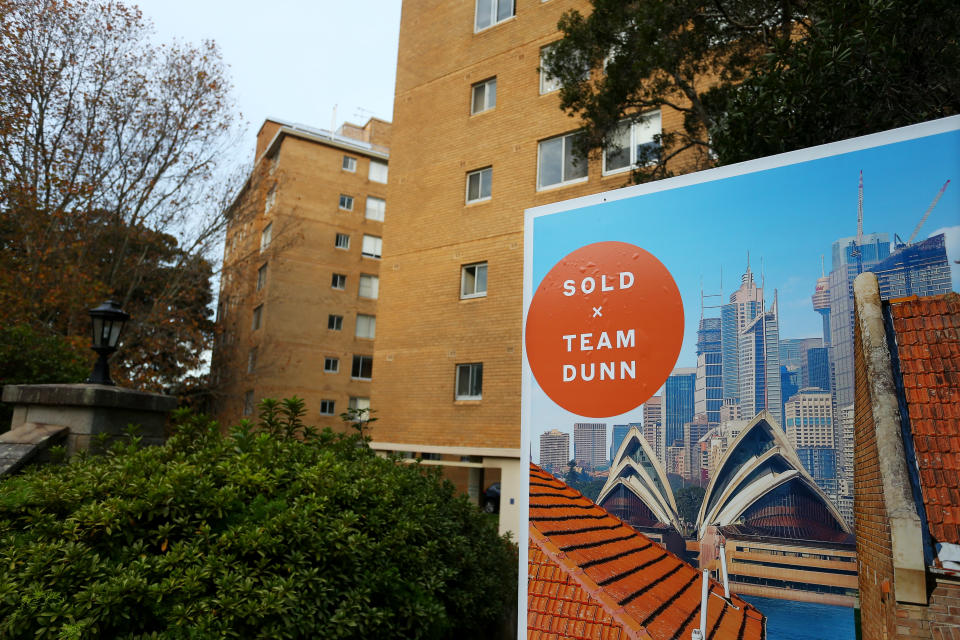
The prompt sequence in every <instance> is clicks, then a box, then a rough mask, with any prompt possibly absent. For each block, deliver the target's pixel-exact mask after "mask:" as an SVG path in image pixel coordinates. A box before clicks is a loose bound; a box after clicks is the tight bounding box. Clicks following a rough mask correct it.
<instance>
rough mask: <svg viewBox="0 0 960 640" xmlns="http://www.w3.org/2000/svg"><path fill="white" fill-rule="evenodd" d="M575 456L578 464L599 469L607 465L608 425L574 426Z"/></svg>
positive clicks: (583, 423)
mask: <svg viewBox="0 0 960 640" xmlns="http://www.w3.org/2000/svg"><path fill="white" fill-rule="evenodd" d="M573 456H574V458H576V460H577V464H580V465H583V466H584V467H587V468H589V469H597V468H599V467H602V466H603V465H605V464H606V463H607V424H606V423H605V422H577V423H576V424H574V425H573Z"/></svg>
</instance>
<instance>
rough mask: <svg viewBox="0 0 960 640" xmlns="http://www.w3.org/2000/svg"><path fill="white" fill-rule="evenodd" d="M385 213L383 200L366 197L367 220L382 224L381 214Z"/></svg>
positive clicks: (385, 205)
mask: <svg viewBox="0 0 960 640" xmlns="http://www.w3.org/2000/svg"><path fill="white" fill-rule="evenodd" d="M386 211H387V201H386V200H384V199H383V198H374V197H373V196H367V220H379V221H380V222H383V214H384V213H386Z"/></svg>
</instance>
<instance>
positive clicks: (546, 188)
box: [537, 176, 590, 193]
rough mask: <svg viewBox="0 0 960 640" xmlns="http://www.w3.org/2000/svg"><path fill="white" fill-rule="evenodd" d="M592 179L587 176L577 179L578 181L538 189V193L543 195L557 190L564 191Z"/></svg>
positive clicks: (568, 181)
mask: <svg viewBox="0 0 960 640" xmlns="http://www.w3.org/2000/svg"><path fill="white" fill-rule="evenodd" d="M589 179H590V176H585V177H583V178H577V179H576V180H567V181H566V182H558V183H556V184H551V185H548V186H546V187H537V193H543V192H545V191H555V190H557V189H562V188H564V187H570V186H573V185H575V184H581V183H584V182H586V181H588V180H589Z"/></svg>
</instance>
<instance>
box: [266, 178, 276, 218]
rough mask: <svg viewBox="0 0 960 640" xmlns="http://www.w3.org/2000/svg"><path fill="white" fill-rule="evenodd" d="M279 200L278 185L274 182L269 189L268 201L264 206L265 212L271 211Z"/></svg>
mask: <svg viewBox="0 0 960 640" xmlns="http://www.w3.org/2000/svg"><path fill="white" fill-rule="evenodd" d="M276 202H277V185H276V183H274V185H273V186H272V187H270V190H269V191H267V201H266V204H264V206H263V212H264V213H265V214H266V213H270V209H273V205H274V204H276Z"/></svg>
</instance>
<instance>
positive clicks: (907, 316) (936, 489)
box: [890, 293, 960, 544]
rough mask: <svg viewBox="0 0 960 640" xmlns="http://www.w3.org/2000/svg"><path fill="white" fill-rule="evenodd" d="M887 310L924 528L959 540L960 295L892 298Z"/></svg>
mask: <svg viewBox="0 0 960 640" xmlns="http://www.w3.org/2000/svg"><path fill="white" fill-rule="evenodd" d="M890 315H891V317H892V319H893V327H894V332H895V333H896V340H897V353H898V357H899V361H900V372H901V378H902V380H903V390H904V397H905V400H906V403H907V412H908V414H909V418H910V428H911V431H912V435H913V444H914V450H915V452H916V457H917V462H918V466H919V469H920V474H919V475H920V487H921V491H922V494H923V502H924V507H925V509H926V512H927V523H928V526H929V529H930V534H931V535H932V536H933V537H934V539H935V540H936V541H937V542H951V543H954V544H960V532H958V530H957V524H960V490H958V479H960V476H958V473H957V472H958V471H960V453H958V452H960V331H958V328H960V296H958V295H957V294H956V293H949V294H946V295H944V296H931V297H928V298H908V299H904V300H897V301H892V302H891V303H890Z"/></svg>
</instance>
